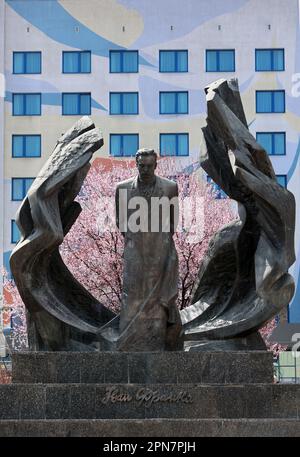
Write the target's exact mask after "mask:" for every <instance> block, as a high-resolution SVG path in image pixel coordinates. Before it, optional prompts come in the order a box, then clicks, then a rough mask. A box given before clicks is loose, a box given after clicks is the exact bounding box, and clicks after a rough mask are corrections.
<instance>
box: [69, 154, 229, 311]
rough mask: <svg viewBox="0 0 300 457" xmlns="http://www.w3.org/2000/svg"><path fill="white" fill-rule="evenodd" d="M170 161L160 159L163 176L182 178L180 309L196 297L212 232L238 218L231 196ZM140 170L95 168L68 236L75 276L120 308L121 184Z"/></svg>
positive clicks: (177, 238)
mask: <svg viewBox="0 0 300 457" xmlns="http://www.w3.org/2000/svg"><path fill="white" fill-rule="evenodd" d="M172 170H174V165H173V166H172V162H171V161H170V160H160V161H159V165H158V174H159V175H160V176H166V177H170V176H171V177H172V178H173V179H176V181H177V184H178V188H179V207H180V217H179V225H178V229H177V232H176V233H175V235H174V241H175V244H176V248H177V252H178V255H179V274H180V282H179V297H178V304H179V307H180V308H183V307H185V306H186V305H187V304H188V303H189V301H190V295H191V291H192V287H193V284H194V281H195V279H196V275H197V271H198V268H199V263H200V261H201V259H202V257H203V255H204V253H205V251H206V249H207V246H208V243H209V240H210V238H211V236H212V235H213V234H214V233H215V232H216V231H217V230H218V229H219V228H220V227H221V226H223V225H224V224H226V223H228V222H229V221H230V220H232V219H233V218H234V217H235V216H234V212H233V209H232V202H230V200H229V199H223V200H218V199H216V198H215V194H214V191H213V189H212V186H211V185H210V184H206V183H205V181H203V179H199V176H197V175H196V174H187V173H182V172H181V173H177V174H176V175H175V176H174V171H173V172H172ZM133 173H134V171H133V170H132V166H130V164H129V163H128V166H127V167H124V168H112V169H111V170H109V171H106V172H105V170H104V169H103V167H101V166H98V167H97V166H94V167H92V169H91V170H90V172H89V174H88V176H87V178H86V181H85V184H84V187H83V189H82V191H81V193H80V195H79V197H78V201H79V202H80V204H81V206H82V208H83V211H82V213H81V215H80V216H79V218H78V220H77V221H76V223H75V225H74V226H73V227H72V229H71V231H70V232H69V234H68V235H67V236H66V238H65V241H64V243H63V244H62V246H61V254H62V256H63V258H64V261H65V263H66V264H67V265H68V267H69V268H70V270H71V271H72V273H73V274H74V276H76V278H77V279H78V280H79V281H80V282H81V283H82V284H83V285H84V286H85V287H86V288H87V289H88V290H89V291H90V292H91V293H92V294H93V295H95V296H96V297H97V298H98V299H99V300H100V301H101V302H102V303H103V304H105V305H106V306H108V307H110V308H112V309H113V310H116V311H117V310H119V308H120V302H121V294H122V263H123V262H122V254H123V238H122V235H121V234H120V232H119V231H118V229H117V228H116V225H115V209H114V205H115V199H114V193H115V185H116V184H117V182H119V181H121V180H124V179H127V178H129V177H130V176H132V174H133Z"/></svg>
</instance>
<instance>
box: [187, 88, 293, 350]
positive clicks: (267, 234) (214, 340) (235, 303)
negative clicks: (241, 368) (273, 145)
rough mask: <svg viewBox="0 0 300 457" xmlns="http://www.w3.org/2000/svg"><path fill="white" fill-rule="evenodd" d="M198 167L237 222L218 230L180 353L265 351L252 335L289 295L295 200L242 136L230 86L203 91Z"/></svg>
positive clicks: (242, 120)
mask: <svg viewBox="0 0 300 457" xmlns="http://www.w3.org/2000/svg"><path fill="white" fill-rule="evenodd" d="M205 92H206V100H207V111H208V117H207V126H206V127H204V128H203V133H204V137H205V140H206V145H207V152H206V153H205V154H204V156H203V157H202V163H201V165H202V167H203V168H204V170H205V171H206V172H207V174H208V175H209V176H211V177H212V179H213V180H214V181H215V182H216V183H217V184H218V185H219V186H220V187H221V188H222V189H223V190H224V191H225V192H226V194H227V195H229V197H230V198H232V199H234V200H236V201H237V202H238V208H239V216H240V219H239V220H237V221H234V222H233V223H232V224H230V225H228V226H226V227H224V228H222V229H221V230H220V231H218V232H217V233H216V234H215V236H214V237H213V239H212V240H211V243H210V246H209V249H208V252H207V254H206V256H205V258H204V259H203V262H202V264H201V266H200V269H199V274H198V280H197V282H196V284H195V287H194V291H193V299H192V304H191V305H190V306H189V307H187V308H186V309H184V310H182V311H181V319H182V323H183V326H184V331H185V340H186V348H191V349H192V348H194V349H198V350H199V349H200V350H201V349H221V350H224V349H263V348H265V345H264V343H263V341H262V339H261V337H260V336H259V334H258V332H257V330H258V329H259V328H261V327H262V326H263V325H264V324H265V322H267V321H268V320H269V319H271V318H272V317H274V316H275V315H276V314H277V313H279V311H280V310H281V309H282V308H284V307H286V306H287V305H288V303H289V301H290V300H291V298H292V296H293V293H294V281H293V278H292V277H291V276H290V275H289V273H288V269H289V267H290V266H291V265H292V264H293V262H294V261H295V254H294V231H295V200H294V196H293V194H291V193H290V192H289V191H288V190H286V189H284V188H283V187H282V186H280V185H279V184H278V183H277V180H276V176H275V173H274V170H273V167H272V164H271V161H270V159H269V157H268V155H267V153H266V151H265V150H264V149H263V148H262V146H261V145H260V144H258V143H257V142H256V140H255V139H254V138H253V136H252V135H251V133H250V132H249V130H248V126H247V122H246V117H245V114H244V110H243V106H242V102H241V98H240V93H239V89H238V83H237V80H236V79H232V80H230V81H226V80H224V79H221V80H219V81H216V82H214V83H213V84H210V85H209V86H208V87H206V89H205Z"/></svg>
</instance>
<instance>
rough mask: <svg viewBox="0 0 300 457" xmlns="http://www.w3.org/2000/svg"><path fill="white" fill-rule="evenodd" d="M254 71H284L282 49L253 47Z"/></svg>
mask: <svg viewBox="0 0 300 457" xmlns="http://www.w3.org/2000/svg"><path fill="white" fill-rule="evenodd" d="M255 70H256V71H284V49H255Z"/></svg>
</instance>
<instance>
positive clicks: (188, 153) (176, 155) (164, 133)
mask: <svg viewBox="0 0 300 457" xmlns="http://www.w3.org/2000/svg"><path fill="white" fill-rule="evenodd" d="M163 135H176V154H175V155H174V156H171V155H168V154H167V155H165V154H164V155H163V154H162V151H161V150H162V147H161V141H162V137H163ZM179 135H187V145H188V152H187V154H178V136H179ZM159 154H160V156H161V157H189V156H190V136H189V133H188V132H176V133H174V132H169V133H168V132H162V133H160V134H159Z"/></svg>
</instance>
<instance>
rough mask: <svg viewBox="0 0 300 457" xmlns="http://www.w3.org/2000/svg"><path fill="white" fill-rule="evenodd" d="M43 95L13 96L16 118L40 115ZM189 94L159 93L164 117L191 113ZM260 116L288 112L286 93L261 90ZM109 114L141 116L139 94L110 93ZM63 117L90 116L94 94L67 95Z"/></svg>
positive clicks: (65, 95) (63, 98) (63, 100)
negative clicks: (286, 108) (261, 114)
mask: <svg viewBox="0 0 300 457" xmlns="http://www.w3.org/2000/svg"><path fill="white" fill-rule="evenodd" d="M41 99H42V94H13V96H12V103H13V109H12V113H13V116H40V115H41V111H42V110H41ZM188 112H189V95H188V91H176V92H171V91H168V92H159V113H160V114H188ZM256 112H257V113H284V112H285V91H284V90H257V91H256ZM109 113H110V114H112V115H114V114H119V115H120V114H122V115H130V114H139V93H138V92H110V93H109ZM62 114H63V115H85V114H87V115H89V114H91V94H90V93H63V94H62Z"/></svg>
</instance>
